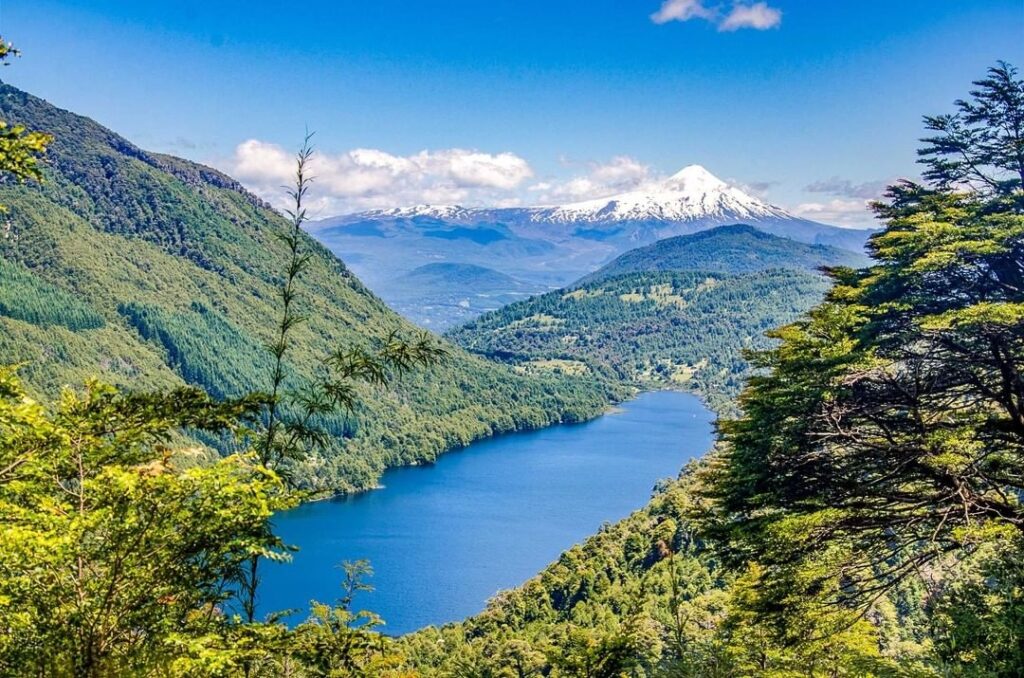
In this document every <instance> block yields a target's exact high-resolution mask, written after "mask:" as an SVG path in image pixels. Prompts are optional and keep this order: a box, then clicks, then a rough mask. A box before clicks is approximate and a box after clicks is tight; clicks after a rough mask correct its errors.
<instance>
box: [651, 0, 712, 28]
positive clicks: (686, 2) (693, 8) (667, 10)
mask: <svg viewBox="0 0 1024 678" xmlns="http://www.w3.org/2000/svg"><path fill="white" fill-rule="evenodd" d="M716 14H717V12H716V11H715V10H713V9H710V8H708V7H705V6H704V3H703V2H702V0H665V1H664V2H663V3H662V4H661V8H660V9H659V10H658V11H657V12H655V13H654V14H652V15H651V21H653V22H654V23H656V24H667V23H668V22H669V21H689V20H690V19H704V20H705V21H712V20H714V19H715V15H716Z"/></svg>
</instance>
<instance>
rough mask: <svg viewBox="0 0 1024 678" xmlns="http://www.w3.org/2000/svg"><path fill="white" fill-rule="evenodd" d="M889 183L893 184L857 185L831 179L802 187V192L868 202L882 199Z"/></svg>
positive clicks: (885, 182)
mask: <svg viewBox="0 0 1024 678" xmlns="http://www.w3.org/2000/svg"><path fill="white" fill-rule="evenodd" d="M891 183H893V182H892V181H887V180H884V179H878V180H875V181H865V182H863V183H859V184H858V183H854V182H852V181H850V180H849V179H843V178H840V177H832V178H830V179H823V180H820V181H815V182H813V183H811V184H808V185H807V186H805V187H804V190H805V191H807V192H808V193H828V194H831V195H836V196H841V197H844V198H863V199H865V200H869V199H877V198H880V197H882V194H883V193H884V192H885V188H886V187H887V186H888V185H889V184H891Z"/></svg>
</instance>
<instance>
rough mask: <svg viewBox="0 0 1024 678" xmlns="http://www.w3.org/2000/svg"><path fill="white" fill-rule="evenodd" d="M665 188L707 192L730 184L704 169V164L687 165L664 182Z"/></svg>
mask: <svg viewBox="0 0 1024 678" xmlns="http://www.w3.org/2000/svg"><path fill="white" fill-rule="evenodd" d="M664 186H665V188H668V189H675V190H680V191H686V190H687V189H690V190H693V191H697V192H707V191H712V190H720V189H722V188H726V187H727V186H728V184H726V183H725V182H724V181H722V180H721V179H719V178H718V177H716V176H715V175H714V174H712V173H711V172H709V171H707V170H706V169H704V167H703V166H702V165H687V166H686V167H684V168H683V169H681V170H679V171H678V172H676V173H675V174H673V175H672V176H670V177H669V178H668V179H666V180H665V182H664Z"/></svg>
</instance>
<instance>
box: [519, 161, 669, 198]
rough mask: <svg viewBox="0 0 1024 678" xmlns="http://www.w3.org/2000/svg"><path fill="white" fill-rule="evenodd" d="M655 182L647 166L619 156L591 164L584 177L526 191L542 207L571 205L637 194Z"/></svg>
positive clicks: (550, 181)
mask: <svg viewBox="0 0 1024 678" xmlns="http://www.w3.org/2000/svg"><path fill="white" fill-rule="evenodd" d="M656 178H657V177H656V176H655V174H654V172H652V170H651V168H650V167H649V166H647V165H644V164H642V163H640V162H638V161H637V160H635V159H633V158H631V157H629V156H626V155H619V156H616V157H614V158H612V159H611V160H610V161H609V162H607V163H590V164H589V165H588V166H587V172H586V173H585V174H582V175H578V176H574V177H571V178H569V179H566V180H562V181H556V180H551V179H548V180H545V181H540V182H537V183H535V184H533V185H532V186H530V187H529V190H530V191H531V192H533V193H534V194H536V196H537V199H538V201H539V202H541V203H546V204H551V203H558V202H573V201H577V200H589V199H591V198H603V197H606V196H609V195H613V194H615V193H622V192H624V191H632V190H636V189H637V188H640V187H641V186H643V185H646V184H648V183H650V182H652V181H654V180H655V179H656Z"/></svg>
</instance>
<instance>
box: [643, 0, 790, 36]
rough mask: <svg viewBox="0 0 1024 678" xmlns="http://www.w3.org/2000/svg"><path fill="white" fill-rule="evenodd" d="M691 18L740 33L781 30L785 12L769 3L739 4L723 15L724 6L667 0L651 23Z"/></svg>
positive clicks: (687, 0)
mask: <svg viewBox="0 0 1024 678" xmlns="http://www.w3.org/2000/svg"><path fill="white" fill-rule="evenodd" d="M690 19H701V20H703V21H708V22H711V23H713V24H715V25H716V26H717V27H718V30H719V31H738V30H740V29H741V28H753V29H755V30H758V31H764V30H768V29H769V28H778V26H779V25H780V24H781V23H782V11H781V10H779V9H776V8H774V7H769V6H768V3H767V2H755V3H754V4H752V5H748V4H745V3H743V2H735V3H733V5H732V7H731V8H730V9H729V11H728V12H723V11H722V8H721V7H720V6H717V5H716V6H713V7H708V6H707V5H705V4H704V0H664V1H663V2H662V3H661V7H660V8H659V9H658V11H657V12H655V13H654V14H652V15H651V21H653V22H654V23H656V24H666V23H668V22H670V21H689V20H690Z"/></svg>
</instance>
